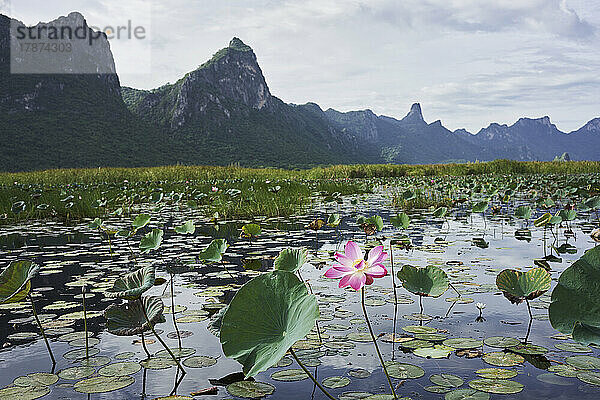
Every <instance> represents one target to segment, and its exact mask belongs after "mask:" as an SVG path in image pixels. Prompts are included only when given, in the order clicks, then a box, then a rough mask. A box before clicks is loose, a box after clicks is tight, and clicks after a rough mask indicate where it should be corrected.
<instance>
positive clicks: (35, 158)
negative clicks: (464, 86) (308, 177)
mask: <svg viewBox="0 0 600 400" xmlns="http://www.w3.org/2000/svg"><path fill="white" fill-rule="evenodd" d="M57 21H58V22H60V23H61V24H68V25H70V26H73V27H77V26H83V27H85V28H86V29H89V28H88V27H87V23H86V21H85V19H84V18H83V16H82V15H81V14H78V13H71V14H69V15H68V16H66V17H60V18H59V20H57ZM12 22H13V23H18V21H14V20H13V21H12ZM53 22H56V21H53ZM10 23H11V20H10V18H8V17H6V16H3V15H0V134H1V137H2V138H3V142H4V143H3V146H2V147H0V156H1V157H0V170H4V171H21V170H32V169H45V168H72V167H98V166H127V167H129V166H152V165H166V164H177V163H181V164H202V165H228V164H232V163H238V164H240V165H244V166H272V167H286V168H295V167H299V168H303V167H309V166H315V165H330V164H348V163H351V164H354V163H413V164H414V163H443V162H465V161H475V160H482V161H483V160H493V159H498V158H508V159H515V160H553V159H554V158H555V157H556V156H560V155H561V154H563V153H568V154H569V156H570V158H571V159H573V160H582V159H588V160H599V159H600V152H599V151H597V149H599V148H600V118H596V119H593V120H591V121H589V122H588V123H587V124H585V125H584V126H583V127H582V128H580V129H578V130H576V131H574V132H569V133H565V132H561V131H560V130H558V129H557V127H556V126H555V125H553V124H552V123H551V121H550V119H549V117H543V118H539V119H530V118H521V119H519V120H518V121H517V122H515V123H514V124H513V125H499V124H491V125H490V126H488V127H487V128H484V129H481V130H480V131H479V132H477V133H476V134H472V133H469V132H467V131H465V130H456V131H450V130H448V129H447V128H445V127H444V126H443V124H442V122H441V121H439V120H437V121H434V122H431V123H428V122H426V121H425V119H424V117H423V112H422V110H421V105H420V104H413V106H412V107H411V109H410V111H409V112H408V114H407V115H406V116H405V117H404V118H402V119H395V118H391V117H386V116H383V115H376V114H375V113H373V112H372V111H371V110H360V111H351V112H339V111H336V110H334V109H328V110H323V109H321V107H319V106H318V105H317V104H315V103H307V104H302V105H296V104H287V103H285V102H284V101H282V100H281V99H279V98H277V97H276V96H274V95H273V94H272V93H271V91H270V89H269V86H268V84H267V81H266V79H265V77H264V75H263V73H262V70H261V68H260V66H259V63H258V61H257V57H256V54H255V53H254V51H253V50H252V48H251V47H249V46H248V45H246V44H245V43H243V42H242V41H241V40H240V39H238V38H234V39H232V40H231V42H230V43H229V45H228V46H227V47H225V48H223V49H221V50H219V51H218V52H217V53H216V54H215V55H214V56H213V57H212V58H211V59H210V60H208V61H207V62H205V63H204V64H202V65H200V66H199V67H198V68H197V69H196V70H194V71H191V72H189V73H188V74H186V75H185V76H184V77H182V78H181V79H179V80H178V81H177V82H175V83H173V84H167V85H164V86H162V87H159V88H156V89H154V90H138V89H134V88H129V87H121V85H120V82H119V77H118V76H117V74H116V73H103V74H82V75H75V74H55V75H16V74H11V73H10V40H11V39H10V35H11V30H10ZM101 40H103V41H104V42H103V45H102V46H100V47H99V49H100V50H97V51H96V52H95V53H92V54H88V55H86V56H87V57H89V61H90V62H95V63H97V65H98V70H99V71H104V70H106V69H107V68H109V69H110V68H111V67H112V69H113V70H114V60H113V57H112V53H111V52H110V44H109V43H108V40H107V39H106V37H104V36H103V37H102V39H101ZM107 64H108V65H107ZM69 67H70V66H69V65H65V68H66V69H68V68H69Z"/></svg>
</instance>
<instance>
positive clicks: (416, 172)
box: [0, 160, 600, 189]
mask: <svg viewBox="0 0 600 400" xmlns="http://www.w3.org/2000/svg"><path fill="white" fill-rule="evenodd" d="M598 172H600V162H599V161H568V162H560V161H511V160H496V161H489V162H473V163H464V164H422V165H409V164H400V165H391V164H362V165H334V166H329V167H317V168H312V169H306V170H286V169H277V168H244V167H238V166H229V167H213V166H182V165H177V166H165V167H139V168H88V169H54V170H44V171H31V172H14V173H8V172H0V188H2V189H4V186H6V185H12V184H14V182H17V183H19V184H44V185H61V184H63V185H64V184H74V183H79V184H91V183H119V182H123V181H125V180H127V181H129V182H157V181H171V182H184V181H186V180H196V181H210V180H223V179H252V178H253V179H267V180H268V179H294V180H298V179H300V180H301V179H309V180H315V179H353V178H377V177H403V176H443V175H450V176H465V175H487V174H524V175H526V174H551V173H554V174H584V173H598Z"/></svg>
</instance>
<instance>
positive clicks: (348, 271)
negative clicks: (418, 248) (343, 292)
mask: <svg viewBox="0 0 600 400" xmlns="http://www.w3.org/2000/svg"><path fill="white" fill-rule="evenodd" d="M344 253H345V254H341V253H336V254H335V259H336V260H337V261H338V262H339V264H334V265H333V267H332V268H330V269H328V270H327V272H325V276H326V277H327V278H332V279H339V278H341V279H340V284H339V286H340V288H345V287H346V286H350V287H352V289H354V290H360V289H362V287H363V286H364V285H370V284H372V283H373V280H374V278H382V277H384V276H386V275H387V269H385V267H384V266H383V264H382V262H383V261H385V259H386V258H387V253H386V252H385V251H383V246H377V247H374V248H373V249H371V251H369V256H368V257H367V260H365V259H364V254H363V252H362V250H361V249H360V247H358V245H357V244H356V243H354V242H353V241H351V240H350V241H348V243H346V248H345V252H344Z"/></svg>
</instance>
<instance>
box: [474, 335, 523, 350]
mask: <svg viewBox="0 0 600 400" xmlns="http://www.w3.org/2000/svg"><path fill="white" fill-rule="evenodd" d="M483 343H484V344H485V345H486V346H490V347H499V348H503V349H506V348H509V347H513V346H517V345H520V344H521V342H520V341H519V340H518V339H515V338H512V337H506V336H492V337H489V338H485V339H484V340H483Z"/></svg>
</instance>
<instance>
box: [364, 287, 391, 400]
mask: <svg viewBox="0 0 600 400" xmlns="http://www.w3.org/2000/svg"><path fill="white" fill-rule="evenodd" d="M361 306H362V310H363V314H364V315H365V321H366V323H367V326H368V327H369V333H370V334H371V339H372V340H373V344H374V345H375V351H376V352H377V356H378V357H379V361H380V362H381V367H382V368H383V372H384V373H385V376H386V378H387V381H388V384H389V385H390V389H392V394H393V395H394V399H395V400H398V396H397V395H396V390H395V389H394V385H393V384H392V380H391V379H390V375H389V374H388V372H387V368H386V367H385V362H384V361H383V357H382V356H381V352H380V351H379V346H378V345H377V339H375V334H374V333H373V328H372V327H371V322H370V321H369V316H368V315H367V308H366V307H365V287H364V286H363V288H362V289H361Z"/></svg>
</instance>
